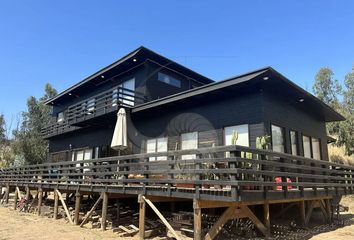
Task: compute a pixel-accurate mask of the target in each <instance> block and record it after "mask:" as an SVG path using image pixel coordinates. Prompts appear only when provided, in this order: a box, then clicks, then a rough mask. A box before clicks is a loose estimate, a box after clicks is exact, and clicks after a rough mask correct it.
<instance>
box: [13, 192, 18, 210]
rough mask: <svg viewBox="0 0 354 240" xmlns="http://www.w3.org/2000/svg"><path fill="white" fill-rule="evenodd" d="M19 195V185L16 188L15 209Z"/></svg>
mask: <svg viewBox="0 0 354 240" xmlns="http://www.w3.org/2000/svg"><path fill="white" fill-rule="evenodd" d="M18 195H19V192H18V187H16V189H15V196H14V210H16V209H17V201H18Z"/></svg>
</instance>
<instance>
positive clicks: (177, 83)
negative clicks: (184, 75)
mask: <svg viewBox="0 0 354 240" xmlns="http://www.w3.org/2000/svg"><path fill="white" fill-rule="evenodd" d="M157 80H159V81H160V82H164V83H167V84H169V85H171V86H174V87H178V88H180V87H181V80H179V79H177V78H174V77H172V76H170V75H167V74H165V73H162V72H158V74H157Z"/></svg>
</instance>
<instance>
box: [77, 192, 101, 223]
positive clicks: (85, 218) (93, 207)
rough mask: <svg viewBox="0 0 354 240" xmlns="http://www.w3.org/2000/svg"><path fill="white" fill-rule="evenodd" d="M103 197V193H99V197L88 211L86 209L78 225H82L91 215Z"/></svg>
mask: <svg viewBox="0 0 354 240" xmlns="http://www.w3.org/2000/svg"><path fill="white" fill-rule="evenodd" d="M102 198H103V193H102V194H101V195H100V197H99V198H98V199H97V201H96V202H95V204H94V205H93V206H92V208H91V209H90V211H88V212H87V213H86V215H85V217H84V220H82V222H81V224H80V227H82V226H84V225H85V223H86V222H87V221H88V220H89V218H90V217H91V215H92V213H93V211H95V210H96V208H97V206H98V204H100V202H101V201H102Z"/></svg>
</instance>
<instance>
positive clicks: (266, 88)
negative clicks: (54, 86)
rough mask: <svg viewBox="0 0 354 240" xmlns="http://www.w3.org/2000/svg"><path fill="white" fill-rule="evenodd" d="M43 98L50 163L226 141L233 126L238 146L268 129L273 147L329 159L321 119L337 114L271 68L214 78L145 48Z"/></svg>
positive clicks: (253, 140)
mask: <svg viewBox="0 0 354 240" xmlns="http://www.w3.org/2000/svg"><path fill="white" fill-rule="evenodd" d="M46 104H48V105H50V106H52V109H53V110H52V123H51V124H50V125H49V126H47V127H46V128H45V129H43V136H44V138H46V139H48V140H49V156H48V161H51V162H56V161H70V160H85V159H91V158H101V157H109V156H116V155H118V154H127V153H130V154H137V153H144V152H147V153H150V152H164V151H167V150H179V149H182V150H184V149H196V148H203V147H211V146H222V145H230V144H231V143H232V134H234V133H235V132H236V133H237V135H238V138H237V145H241V146H249V147H256V141H257V137H261V136H266V135H268V136H270V145H269V148H270V149H272V150H273V151H277V152H284V153H290V154H293V155H299V156H305V157H308V158H314V159H322V160H328V152H327V141H328V137H327V134H326V123H327V122H333V121H341V120H344V118H343V116H341V115H340V114H339V113H337V112H335V111H334V110H333V109H331V108H330V107H329V106H327V105H326V104H325V103H323V102H322V101H320V100H319V99H317V98H316V97H314V96H313V95H311V94H310V93H308V92H307V91H305V90H303V89H302V88H300V87H299V86H297V85H296V84H295V83H293V82H291V81H290V80H289V79H287V78H286V77H284V76H283V75H282V74H280V73H279V72H277V71H276V70H274V69H273V68H271V67H265V68H261V69H258V70H255V71H252V72H248V73H245V74H241V75H238V76H235V77H232V78H229V79H226V80H223V81H217V82H216V81H213V80H211V79H209V78H207V77H205V76H202V75H201V74H198V73H196V72H194V71H192V70H190V69H188V68H186V67H184V66H182V65H180V64H178V63H176V62H174V61H172V60H170V59H167V58H165V57H163V56H161V55H159V54H157V53H155V52H153V51H151V50H149V49H147V48H145V47H139V48H138V49H136V50H134V51H133V52H131V53H129V54H128V55H126V56H124V57H123V58H121V59H119V60H118V61H116V62H114V63H112V64H111V65H109V66H107V67H105V68H103V69H102V70H100V71H98V72H96V73H94V74H92V75H91V76H89V77H88V78H86V79H84V80H82V81H81V82H79V83H77V84H75V85H73V86H72V87H70V88H68V89H67V90H65V91H63V92H62V93H60V94H58V95H57V96H56V97H54V98H53V99H50V100H49V101H47V103H46ZM120 107H124V108H125V109H126V111H127V115H128V122H127V125H128V127H127V128H128V149H127V150H126V151H124V152H120V153H119V152H118V151H116V150H113V149H111V148H110V144H111V141H112V136H113V131H114V126H115V123H116V119H117V116H116V113H117V110H118V109H119V108H120ZM187 157H188V156H186V158H187ZM155 160H156V159H155ZM157 160H163V157H160V159H157Z"/></svg>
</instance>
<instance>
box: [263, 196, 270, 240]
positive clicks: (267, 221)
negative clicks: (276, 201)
mask: <svg viewBox="0 0 354 240" xmlns="http://www.w3.org/2000/svg"><path fill="white" fill-rule="evenodd" d="M263 223H264V226H265V227H266V228H267V234H266V237H269V236H270V214H269V203H268V202H265V203H264V204H263Z"/></svg>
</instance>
